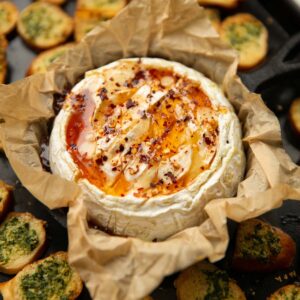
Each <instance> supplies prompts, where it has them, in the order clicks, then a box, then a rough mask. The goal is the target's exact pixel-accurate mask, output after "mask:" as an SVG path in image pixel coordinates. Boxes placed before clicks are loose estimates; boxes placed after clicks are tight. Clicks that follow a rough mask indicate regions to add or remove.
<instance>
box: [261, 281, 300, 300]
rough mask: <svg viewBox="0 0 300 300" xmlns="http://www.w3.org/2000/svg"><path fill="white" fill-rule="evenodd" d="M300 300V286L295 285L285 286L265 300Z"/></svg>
mask: <svg viewBox="0 0 300 300" xmlns="http://www.w3.org/2000/svg"><path fill="white" fill-rule="evenodd" d="M298 299H300V286H299V285H296V284H289V285H286V286H284V287H282V288H280V289H279V290H277V291H276V292H275V293H273V294H272V295H271V296H269V297H268V298H267V300H298Z"/></svg>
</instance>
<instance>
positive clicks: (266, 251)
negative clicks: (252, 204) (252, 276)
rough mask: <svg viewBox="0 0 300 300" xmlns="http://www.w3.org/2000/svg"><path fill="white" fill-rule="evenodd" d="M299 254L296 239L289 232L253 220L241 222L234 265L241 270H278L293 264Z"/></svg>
mask: <svg viewBox="0 0 300 300" xmlns="http://www.w3.org/2000/svg"><path fill="white" fill-rule="evenodd" d="M295 254H296V246H295V242H294V241H293V239H292V238H291V237H290V236H289V235H288V234H286V233H284V232H283V231H282V230H281V229H279V228H276V227H273V226H271V225H270V224H268V223H266V222H263V221H261V220H258V219H251V220H247V221H245V222H243V223H241V224H239V227H238V231H237V237H236V243H235V250H234V255H233V262H232V264H233V268H234V269H236V270H238V271H245V272H252V271H253V272H256V271H257V272H267V271H274V270H280V269H284V268H288V267H290V266H291V264H292V262H293V260H294V258H295Z"/></svg>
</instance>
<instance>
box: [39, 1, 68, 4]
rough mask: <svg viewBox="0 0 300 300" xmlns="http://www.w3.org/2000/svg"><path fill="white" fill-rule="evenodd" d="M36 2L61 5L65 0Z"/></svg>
mask: <svg viewBox="0 0 300 300" xmlns="http://www.w3.org/2000/svg"><path fill="white" fill-rule="evenodd" d="M38 1H41V2H48V3H51V4H54V5H62V4H64V3H65V2H66V0H38Z"/></svg>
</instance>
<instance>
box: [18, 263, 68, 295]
mask: <svg viewBox="0 0 300 300" xmlns="http://www.w3.org/2000/svg"><path fill="white" fill-rule="evenodd" d="M72 275H73V271H72V269H71V267H70V266H69V264H68V263H67V262H66V261H65V260H62V259H61V258H57V257H49V258H48V259H46V260H44V261H43V262H42V263H40V264H39V265H38V266H37V267H36V268H35V270H34V271H33V272H32V273H30V274H26V275H24V276H23V277H22V278H21V280H20V285H21V289H22V292H23V295H24V300H48V299H59V300H68V299H69V298H70V296H72V291H68V290H67V286H68V284H69V282H70V281H71V278H72Z"/></svg>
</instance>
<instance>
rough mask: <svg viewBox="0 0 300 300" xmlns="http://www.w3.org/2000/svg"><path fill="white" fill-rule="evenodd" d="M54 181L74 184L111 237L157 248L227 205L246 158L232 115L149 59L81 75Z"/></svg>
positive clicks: (185, 72)
mask: <svg viewBox="0 0 300 300" xmlns="http://www.w3.org/2000/svg"><path fill="white" fill-rule="evenodd" d="M50 164H51V169H52V171H53V173H55V174H58V175H60V176H61V177H63V178H66V179H68V180H72V181H76V182H78V183H79V184H80V185H81V187H82V190H83V192H84V193H87V194H88V197H89V199H90V200H91V201H92V202H93V203H94V204H95V205H96V206H97V207H98V208H99V209H97V210H95V211H97V216H96V220H95V221H96V222H97V223H98V224H99V225H100V226H101V227H103V228H105V229H108V230H109V231H110V232H113V233H114V234H117V235H122V236H135V237H139V238H142V239H145V240H154V239H158V240H162V239H165V238H167V237H168V236H170V235H172V234H174V233H176V232H178V231H180V230H182V229H184V228H187V227H191V226H195V225H198V224H200V223H201V222H202V221H203V220H204V219H205V216H204V213H203V207H204V206H205V204H206V203H207V202H208V201H209V200H211V199H215V198H223V197H231V196H233V195H234V194H235V193H236V190H237V186H238V183H239V182H240V181H241V179H242V176H243V173H244V166H245V157H244V152H243V148H242V142H241V128H240V124H239V121H238V118H237V116H236V115H235V113H234V110H233V108H232V107H231V105H230V103H229V102H228V100H227V99H226V98H225V96H224V95H223V93H222V92H221V90H220V88H219V87H218V86H217V85H216V84H215V83H213V82H212V81H210V80H209V79H207V78H206V77H204V76H203V75H202V74H200V73H199V72H196V71H194V70H192V69H190V68H187V67H185V66H183V65H182V64H179V63H176V62H169V61H166V60H162V59H155V58H141V59H135V58H134V59H123V60H119V61H116V62H113V63H111V64H109V65H107V66H104V67H101V68H99V69H96V70H93V71H89V72H88V73H87V74H86V76H85V79H83V80H82V81H80V82H79V83H78V84H77V85H76V86H75V87H74V88H73V89H72V91H71V93H70V94H69V95H68V97H67V99H66V102H65V105H64V107H63V109H62V110H61V111H60V113H59V114H58V116H57V117H56V120H55V123H54V127H53V131H52V134H51V138H50Z"/></svg>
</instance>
